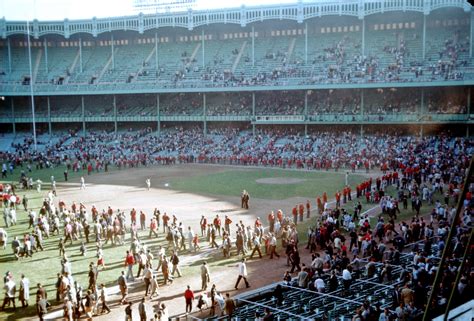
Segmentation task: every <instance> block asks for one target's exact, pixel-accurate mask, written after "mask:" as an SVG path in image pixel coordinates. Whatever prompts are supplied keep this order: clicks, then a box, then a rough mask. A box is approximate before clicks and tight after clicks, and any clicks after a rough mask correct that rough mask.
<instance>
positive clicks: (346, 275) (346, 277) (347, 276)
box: [342, 265, 352, 291]
mask: <svg viewBox="0 0 474 321" xmlns="http://www.w3.org/2000/svg"><path fill="white" fill-rule="evenodd" d="M349 268H350V265H349V266H347V268H345V269H344V270H343V271H342V282H343V284H344V289H345V290H346V291H349V288H350V287H351V282H352V275H351V272H350V271H349Z"/></svg>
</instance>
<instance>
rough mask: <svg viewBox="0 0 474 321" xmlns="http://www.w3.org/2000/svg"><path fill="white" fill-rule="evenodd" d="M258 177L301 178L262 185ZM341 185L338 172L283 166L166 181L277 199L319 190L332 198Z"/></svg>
mask: <svg viewBox="0 0 474 321" xmlns="http://www.w3.org/2000/svg"><path fill="white" fill-rule="evenodd" d="M364 177H365V176H363V175H361V174H350V175H349V184H350V185H352V186H355V184H359V183H360V182H361V181H363V180H364ZM261 178H281V179H286V178H297V179H303V180H304V181H302V182H300V183H296V184H271V185H269V184H263V183H258V182H256V180H258V179H261ZM344 185H345V174H344V172H343V171H341V172H334V171H330V172H313V171H311V172H310V171H294V170H283V169H242V170H229V171H225V172H219V173H214V174H202V175H196V176H192V177H187V178H179V179H178V178H176V179H172V180H170V187H171V188H172V189H176V190H180V191H185V192H190V193H198V194H207V195H225V196H235V195H240V193H241V192H242V190H244V189H245V190H247V191H248V192H249V194H250V197H251V198H259V199H270V200H281V199H287V198H291V197H297V196H299V197H306V198H309V199H314V198H315V197H316V196H317V195H322V193H323V192H327V193H328V197H329V198H332V197H333V195H334V194H335V192H336V191H337V190H341V189H342V187H344Z"/></svg>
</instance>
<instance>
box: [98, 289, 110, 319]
mask: <svg viewBox="0 0 474 321" xmlns="http://www.w3.org/2000/svg"><path fill="white" fill-rule="evenodd" d="M100 300H101V301H102V311H101V312H100V313H104V311H107V313H110V308H109V307H108V306H107V293H106V289H105V285H104V283H102V284H101V285H100Z"/></svg>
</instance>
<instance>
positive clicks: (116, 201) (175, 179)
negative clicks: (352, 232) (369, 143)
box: [0, 164, 427, 320]
mask: <svg viewBox="0 0 474 321" xmlns="http://www.w3.org/2000/svg"><path fill="white" fill-rule="evenodd" d="M21 170H22V169H21V168H17V169H15V171H14V172H13V174H9V176H8V177H7V179H6V180H3V181H2V182H3V183H4V184H5V183H12V182H13V183H15V184H16V185H17V194H18V195H19V196H21V197H23V196H24V195H26V196H27V197H28V198H29V200H30V202H29V204H30V205H29V207H30V208H32V209H34V210H36V211H38V210H39V208H40V206H41V204H42V200H43V198H45V197H46V194H47V193H48V191H49V190H50V186H51V184H50V179H51V176H54V177H55V179H56V181H57V198H56V199H55V202H56V203H57V202H58V201H59V200H63V201H64V202H65V203H66V205H67V206H68V207H70V205H71V204H72V202H76V204H79V203H83V204H84V205H85V206H86V208H87V209H88V210H89V211H90V208H91V206H92V205H95V206H96V208H97V209H98V210H99V211H101V210H102V209H107V207H108V206H111V207H112V209H114V210H117V209H120V210H123V211H125V213H126V216H127V219H128V220H129V219H130V217H129V213H130V210H131V209H132V208H135V209H136V210H137V211H144V212H145V213H146V215H147V221H148V220H149V219H150V218H151V216H152V213H153V210H154V209H155V208H158V209H159V210H160V211H161V212H167V213H168V214H169V215H176V217H177V218H178V222H183V224H184V225H185V226H186V227H187V226H190V227H191V228H192V229H193V230H194V231H195V232H199V231H200V230H199V220H200V218H201V215H205V216H206V217H207V218H208V220H212V218H214V217H215V215H219V216H221V217H223V216H224V215H228V216H229V217H230V218H231V219H232V221H233V222H234V223H237V222H239V221H243V223H244V224H245V225H252V226H253V223H254V221H255V219H256V218H257V217H261V218H262V221H263V222H264V224H265V225H266V217H267V215H268V213H269V211H271V210H275V211H276V210H277V209H282V210H283V212H284V213H285V214H286V215H290V213H291V209H292V208H293V206H295V205H296V204H300V203H305V202H306V201H307V200H310V202H311V206H312V209H314V208H315V207H316V202H315V197H316V196H318V195H322V193H323V192H327V194H328V196H329V199H330V201H332V200H333V198H334V194H335V192H336V191H337V190H340V189H342V187H343V186H344V184H345V175H346V174H345V172H334V171H330V172H325V171H324V172H316V171H307V170H290V169H286V170H285V169H270V168H255V167H253V168H252V167H248V168H245V167H235V166H218V165H201V164H195V165H189V164H187V165H174V166H166V167H164V166H154V167H142V168H131V169H122V170H116V169H115V170H111V171H109V172H107V173H95V172H94V173H92V174H91V175H87V172H79V173H70V174H69V179H68V181H67V182H65V181H64V178H63V171H64V168H63V167H58V168H54V169H39V170H33V172H31V173H28V175H30V176H31V177H33V179H34V180H35V181H36V180H37V179H40V180H42V181H43V186H42V191H41V192H40V193H38V192H37V191H36V190H35V189H33V190H27V191H23V190H21V189H20V188H19V186H18V185H19V184H18V183H17V182H18V180H19V177H20V171H21ZM368 175H372V176H373V177H375V176H376V175H377V173H370V174H366V173H365V172H364V173H362V172H360V173H359V172H358V173H351V174H350V175H349V176H348V180H349V184H350V185H351V186H353V187H354V186H355V185H356V184H358V183H359V182H361V181H363V180H364V179H366V178H367V177H368ZM81 176H84V177H85V182H86V188H85V190H81V189H80V177H81ZM147 178H150V179H151V189H150V190H149V191H148V190H147V189H146V184H145V180H146V179H147ZM243 189H245V190H247V191H248V192H249V194H250V209H249V210H244V209H241V207H240V193H241V192H242V190H243ZM353 189H354V188H353ZM392 192H393V191H392ZM362 203H363V211H367V213H369V214H370V215H371V216H376V215H377V214H378V207H377V205H376V204H365V200H364V201H363V202H362ZM344 207H346V208H347V209H348V210H349V211H350V212H352V209H353V207H354V204H353V203H352V202H349V203H347V204H345V206H344ZM426 210H427V209H425V211H426ZM411 215H412V213H411V212H402V215H401V216H400V218H399V219H403V218H406V217H409V216H411ZM17 216H18V223H17V225H14V226H11V227H9V228H8V229H7V232H8V235H9V243H8V245H7V248H6V249H0V272H1V273H2V274H3V275H5V273H6V272H7V271H11V272H13V275H14V279H15V281H16V282H17V290H18V288H19V280H20V275H21V274H22V273H23V274H25V276H26V277H27V278H29V280H30V300H29V307H27V308H21V307H20V308H18V306H19V305H20V303H19V302H17V309H16V311H13V309H11V308H7V309H6V311H2V312H0V319H2V320H18V319H25V320H27V319H32V320H33V319H36V315H35V313H36V310H35V295H34V294H35V293H36V284H37V283H42V284H43V285H44V286H45V288H46V290H47V292H48V298H49V301H50V303H52V305H53V306H52V308H51V313H50V315H49V317H50V318H60V317H61V316H62V314H61V313H62V312H61V311H62V310H61V306H59V305H57V303H56V301H55V294H56V289H55V283H56V279H57V276H56V274H57V273H58V272H60V271H61V264H60V256H59V250H58V240H59V236H57V235H55V236H52V237H50V238H48V239H45V240H44V251H38V252H35V253H34V254H33V257H32V258H20V260H16V259H15V257H14V256H13V254H12V251H11V248H10V244H11V240H12V239H13V237H14V236H18V237H19V238H20V239H21V238H22V237H23V234H24V233H26V232H31V230H29V229H28V218H27V213H26V212H25V211H24V210H23V208H22V206H19V207H18V214H17ZM315 223H316V219H315V216H314V215H313V216H312V217H311V219H309V220H305V221H304V222H303V223H302V224H298V231H299V235H300V240H301V241H302V242H301V243H302V246H304V242H305V240H306V231H307V229H308V227H310V226H313V225H315ZM1 226H2V227H4V223H3V222H2V225H1ZM61 231H62V229H61ZM233 231H235V228H234V229H233ZM231 232H232V230H231ZM231 235H232V234H231ZM139 236H140V239H141V241H142V242H144V243H145V244H147V246H148V248H150V249H151V250H152V252H153V253H156V251H157V248H158V246H159V245H164V244H165V243H166V241H165V234H164V233H163V232H162V230H160V234H159V237H158V238H149V236H148V231H140V232H139ZM219 240H220V239H218V241H219ZM200 245H201V249H200V250H198V251H197V252H191V251H181V252H180V256H181V262H180V265H181V269H182V273H183V277H181V278H176V279H175V281H174V282H173V284H171V285H166V286H161V281H162V280H161V273H160V274H159V277H160V289H159V290H158V292H159V297H158V298H155V299H153V300H152V301H149V302H147V309H148V312H149V313H150V314H151V313H152V312H153V310H154V308H155V307H156V306H157V305H158V304H160V303H163V302H164V303H166V304H167V306H168V307H169V311H170V315H175V314H179V313H182V312H184V309H185V305H184V299H183V297H182V294H183V292H184V290H185V289H186V285H190V286H191V288H192V289H194V290H195V291H197V292H198V290H200V275H199V269H200V265H201V263H202V262H203V261H204V260H206V261H207V262H208V263H209V269H210V276H211V283H215V284H216V285H217V288H218V290H219V291H221V292H224V293H225V292H229V293H231V295H235V294H236V293H240V291H239V292H238V291H235V290H234V282H235V279H236V271H237V268H236V267H235V265H236V264H237V262H238V261H239V260H240V257H237V256H236V255H233V256H231V257H230V258H226V259H224V258H223V255H222V251H220V250H216V249H211V248H210V247H209V245H208V242H207V241H206V240H205V238H204V237H202V238H201V239H200ZM79 247H80V240H78V241H74V242H73V244H72V245H70V243H69V242H68V243H67V244H66V253H67V255H68V257H69V259H70V261H71V262H72V273H73V277H74V280H75V281H77V282H78V284H80V285H82V286H83V287H87V285H88V276H87V273H88V265H89V263H90V262H96V261H97V258H96V245H95V243H93V242H91V243H89V244H87V249H88V252H87V255H86V256H81V255H80V251H79ZM129 247H130V234H129V233H127V236H126V241H125V244H124V245H121V246H118V245H117V246H113V245H111V244H108V245H105V246H104V259H105V264H106V268H105V269H103V270H99V279H98V282H99V283H105V284H106V286H107V287H108V294H109V302H110V304H109V306H111V308H112V313H110V314H107V315H102V316H95V317H94V319H98V320H113V319H116V318H117V317H120V318H122V316H123V307H122V306H121V305H120V302H119V301H120V300H119V296H118V288H117V286H116V280H117V278H118V276H119V274H120V271H122V270H124V257H125V251H126V250H128V249H129ZM309 261H310V255H309V252H308V251H307V250H302V262H306V263H307V264H308V263H310V262H309ZM248 269H249V281H250V282H251V284H252V288H251V289H250V290H254V289H255V288H257V287H259V286H262V285H265V284H268V283H271V282H273V281H276V280H280V279H281V278H282V276H283V273H284V272H285V271H286V269H287V266H286V259H284V258H282V259H280V260H269V259H268V258H265V257H264V258H263V259H258V258H257V259H255V258H254V259H252V260H250V261H249V263H248ZM135 273H136V271H135ZM130 286H131V288H132V290H131V294H130V299H131V300H132V301H134V300H135V301H138V300H140V299H141V297H142V296H143V293H144V285H143V282H141V281H137V282H136V283H134V284H131V285H130ZM135 312H136V311H135ZM136 313H137V316H138V312H136Z"/></svg>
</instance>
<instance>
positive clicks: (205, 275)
mask: <svg viewBox="0 0 474 321" xmlns="http://www.w3.org/2000/svg"><path fill="white" fill-rule="evenodd" d="M209 282H210V277H209V268H208V266H207V262H206V261H204V262H202V265H201V291H206V290H207V284H208V283H209Z"/></svg>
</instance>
